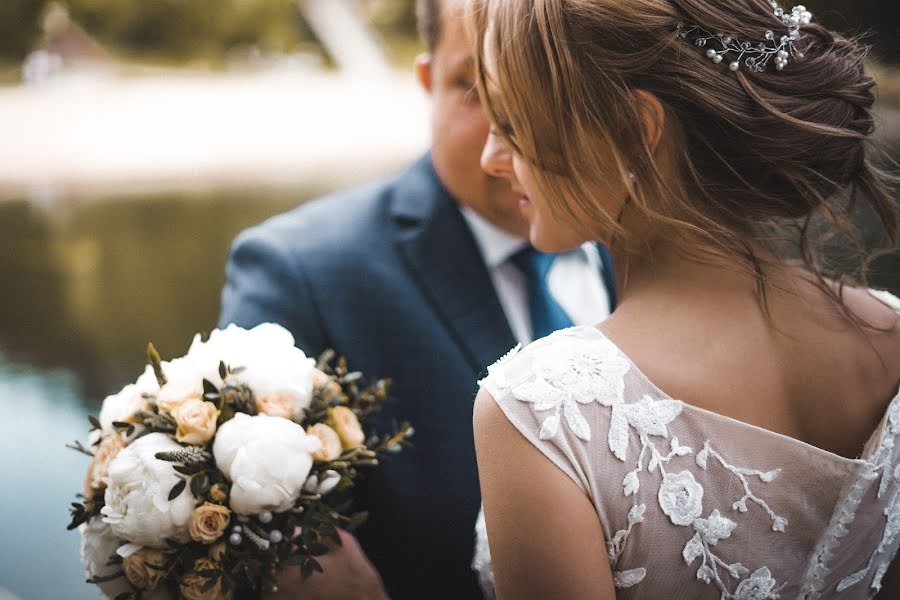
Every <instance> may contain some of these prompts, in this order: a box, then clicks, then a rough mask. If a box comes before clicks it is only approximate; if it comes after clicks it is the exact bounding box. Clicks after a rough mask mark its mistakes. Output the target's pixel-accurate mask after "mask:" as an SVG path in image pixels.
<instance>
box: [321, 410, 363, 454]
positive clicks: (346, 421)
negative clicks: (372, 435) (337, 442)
mask: <svg viewBox="0 0 900 600" xmlns="http://www.w3.org/2000/svg"><path fill="white" fill-rule="evenodd" d="M325 422H326V423H327V424H328V425H329V426H330V427H331V428H332V429H334V430H335V431H336V432H337V434H338V437H340V438H341V445H342V446H343V447H344V448H356V447H357V446H362V445H363V442H365V441H366V436H365V434H364V433H363V430H362V427H361V426H360V424H359V419H357V418H356V414H355V413H354V412H353V411H352V410H350V409H349V408H347V407H346V406H336V407H334V408H329V409H328V417H327V419H326V420H325Z"/></svg>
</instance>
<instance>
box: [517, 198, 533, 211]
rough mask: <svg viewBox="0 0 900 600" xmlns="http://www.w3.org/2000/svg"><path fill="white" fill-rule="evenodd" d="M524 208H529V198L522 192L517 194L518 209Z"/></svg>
mask: <svg viewBox="0 0 900 600" xmlns="http://www.w3.org/2000/svg"><path fill="white" fill-rule="evenodd" d="M526 208H531V200H530V199H529V198H528V196H526V195H524V194H522V195H521V196H519V210H524V209H526Z"/></svg>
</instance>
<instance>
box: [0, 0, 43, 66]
mask: <svg viewBox="0 0 900 600" xmlns="http://www.w3.org/2000/svg"><path fill="white" fill-rule="evenodd" d="M46 4H47V0H0V60H10V61H15V62H18V61H20V60H22V59H23V58H25V55H26V54H28V52H29V51H30V50H31V49H32V48H33V47H34V45H35V42H36V41H37V39H38V36H39V35H40V30H41V27H40V24H41V16H42V14H43V11H44V6H45V5H46Z"/></svg>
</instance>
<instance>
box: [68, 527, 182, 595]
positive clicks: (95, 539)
mask: <svg viewBox="0 0 900 600" xmlns="http://www.w3.org/2000/svg"><path fill="white" fill-rule="evenodd" d="M78 531H79V532H80V533H81V564H82V566H83V567H84V573H85V575H86V576H87V578H88V579H93V578H95V577H105V576H109V575H113V574H115V573H117V572H120V571H121V570H122V565H120V564H113V565H110V564H109V561H110V559H111V558H112V557H113V556H114V555H115V554H119V555H121V554H122V551H121V549H120V547H119V544H121V543H122V541H121V540H119V539H118V538H117V537H116V536H115V535H114V534H113V532H112V530H111V529H110V527H109V525H107V524H106V523H104V522H103V521H102V520H100V519H96V518H95V519H91V520H89V521H88V522H87V523H84V524H82V525H80V526H79V527H78ZM97 587H99V588H100V591H101V592H103V594H104V595H105V596H106V597H107V598H116V597H117V596H118V595H119V594H122V593H124V592H130V591H132V590H131V586H130V585H129V584H128V580H127V579H126V578H125V576H124V575H122V576H121V577H116V578H115V579H111V580H109V581H104V582H99V583H97ZM141 598H144V599H146V600H170V596H169V594H168V593H167V592H166V591H165V590H164V589H161V588H157V589H155V590H153V591H150V592H148V591H146V590H145V591H144V592H143V593H142V594H141Z"/></svg>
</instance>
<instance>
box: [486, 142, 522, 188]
mask: <svg viewBox="0 0 900 600" xmlns="http://www.w3.org/2000/svg"><path fill="white" fill-rule="evenodd" d="M481 168H482V170H483V171H484V172H485V173H487V174H488V175H492V176H494V177H503V178H505V179H510V180H512V179H514V178H515V172H514V171H513V168H512V153H510V151H509V147H508V146H507V145H506V143H505V142H504V141H503V140H502V139H501V138H500V136H499V135H496V134H495V133H494V132H491V133H489V134H488V137H487V141H486V142H485V143H484V149H482V151H481Z"/></svg>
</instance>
